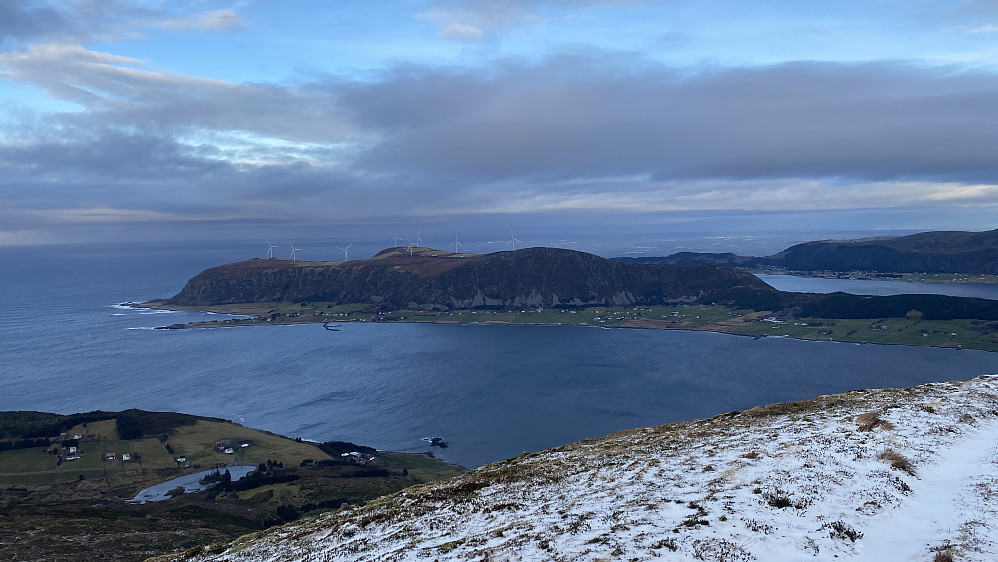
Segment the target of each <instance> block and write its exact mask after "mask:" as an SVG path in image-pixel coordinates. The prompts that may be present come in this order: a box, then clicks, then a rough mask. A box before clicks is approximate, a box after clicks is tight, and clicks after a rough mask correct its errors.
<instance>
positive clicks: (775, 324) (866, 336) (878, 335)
mask: <svg viewBox="0 0 998 562" xmlns="http://www.w3.org/2000/svg"><path fill="white" fill-rule="evenodd" d="M278 304H279V303H249V304H240V305H221V306H213V307H188V306H167V305H164V304H163V301H149V302H146V303H122V305H123V306H124V305H127V306H133V307H136V308H150V309H160V310H183V311H203V312H212V313H216V314H232V315H242V316H246V318H240V319H224V320H210V321H203V322H192V323H187V324H171V325H168V326H160V327H157V328H156V329H159V330H186V329H198V328H226V327H247V326H293V325H300V324H322V323H344V324H346V323H356V322H371V323H397V322H403V323H411V324H417V323H419V324H442V325H455V324H468V325H476V324H477V325H488V324H502V325H524V326H579V327H592V328H630V329H641V330H678V331H691V332H713V333H718V334H728V335H736V336H748V337H752V338H753V339H761V338H766V337H779V338H786V339H796V340H802V341H818V342H838V343H851V344H859V345H862V344H871V345H903V346H912V347H936V348H941V349H956V350H962V349H975V350H979V351H988V352H996V351H998V341H995V340H992V339H990V338H989V339H984V338H985V336H986V334H984V333H980V332H978V331H975V329H974V328H973V326H971V325H970V323H971V322H973V320H969V319H968V320H950V321H924V322H923V321H921V320H920V319H911V318H885V319H875V320H869V319H866V320H862V319H860V320H849V319H829V318H817V319H815V318H808V319H798V320H807V322H803V321H802V322H790V321H784V320H777V319H774V318H773V317H772V314H773V312H771V311H748V310H742V309H735V308H730V307H725V306H722V305H679V306H676V307H669V309H670V316H669V319H666V317H665V316H664V315H661V316H662V319H659V318H651V317H649V316H648V315H647V314H648V313H644V312H642V314H645V315H644V316H642V315H641V314H638V313H636V312H634V311H638V310H641V311H652V310H653V309H654V311H655V312H661V310H659V308H662V307H624V308H607V307H598V310H597V307H593V308H592V309H585V310H582V311H572V312H569V313H565V312H561V313H560V314H565V315H566V316H568V315H569V314H571V315H575V314H576V313H578V317H576V318H564V319H563V320H565V321H562V322H553V321H548V320H547V319H545V320H541V319H538V320H537V321H531V320H530V319H528V318H526V315H530V314H537V315H539V314H541V313H540V312H535V311H520V312H510V311H503V312H500V311H477V310H476V311H449V312H435V313H426V312H420V311H396V312H393V313H387V314H385V313H382V314H371V313H357V312H352V313H349V314H347V313H337V314H340V315H337V316H330V315H326V314H324V313H323V312H322V311H316V310H309V309H306V310H304V311H303V312H304V313H301V314H299V315H297V316H287V317H280V318H270V319H268V318H265V317H264V316H262V315H261V314H260V313H259V310H260V309H261V308H267V307H272V306H276V305H278ZM254 310H256V311H257V313H256V314H254V313H253V311H254ZM683 310H687V311H692V315H693V316H694V318H689V317H688V316H690V315H682V316H679V315H680V314H682V313H681V312H680V311H683ZM704 311H709V313H710V315H711V316H712V317H711V318H707V316H708V313H707V312H704ZM308 312H311V314H309V313H308ZM696 312H700V313H701V314H696ZM489 315H496V316H502V317H503V318H481V319H480V320H479V319H475V320H474V321H470V320H468V317H469V316H483V317H487V316H489ZM626 315H629V316H627V317H620V318H618V317H619V316H626ZM673 315H675V316H673ZM550 316H551V314H548V318H550ZM583 318H584V319H585V320H583ZM593 318H595V319H597V320H596V321H592V320H591V319H593ZM887 323H889V324H887ZM897 324H902V325H903V326H902V328H897V329H896V330H895V331H891V330H887V329H886V328H889V327H890V326H895V325H897ZM839 325H844V326H846V328H851V330H850V331H847V332H846V333H845V334H844V335H842V336H839V337H834V336H835V335H836V334H834V333H831V334H823V333H821V332H822V327H824V326H828V327H829V329H828V331H829V332H834V329H835V328H834V327H836V326H839ZM920 325H924V326H925V327H924V328H919V326H920ZM781 328H782V329H781ZM905 329H908V330H909V333H907V334H904V335H903V336H902V335H901V334H900V332H902V331H903V330H905ZM774 330H778V333H774ZM794 332H796V333H794ZM914 332H918V333H920V334H921V337H917V336H915V335H914ZM892 336H893V337H892ZM974 336H976V339H975V337H974Z"/></svg>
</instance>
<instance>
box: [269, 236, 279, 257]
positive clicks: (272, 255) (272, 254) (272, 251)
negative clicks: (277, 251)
mask: <svg viewBox="0 0 998 562" xmlns="http://www.w3.org/2000/svg"><path fill="white" fill-rule="evenodd" d="M276 247H277V246H275V245H273V244H271V243H270V240H267V257H268V258H271V259H273V258H274V248H276Z"/></svg>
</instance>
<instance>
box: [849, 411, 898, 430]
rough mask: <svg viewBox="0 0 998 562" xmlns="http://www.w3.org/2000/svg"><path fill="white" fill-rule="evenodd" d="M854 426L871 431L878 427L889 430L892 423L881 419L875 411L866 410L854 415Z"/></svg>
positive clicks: (892, 425) (892, 426) (892, 427)
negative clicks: (863, 412)
mask: <svg viewBox="0 0 998 562" xmlns="http://www.w3.org/2000/svg"><path fill="white" fill-rule="evenodd" d="M856 427H857V428H859V430H860V431H873V430H874V429H877V428H878V427H879V428H880V429H885V430H888V431H890V430H892V429H894V424H892V423H891V422H889V421H887V420H885V419H882V418H881V417H880V414H878V413H877V412H867V413H865V414H860V415H858V416H856Z"/></svg>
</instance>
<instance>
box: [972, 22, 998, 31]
mask: <svg viewBox="0 0 998 562" xmlns="http://www.w3.org/2000/svg"><path fill="white" fill-rule="evenodd" d="M967 33H973V34H985V33H998V24H994V23H992V24H988V25H981V26H977V27H973V28H970V29H968V30H967Z"/></svg>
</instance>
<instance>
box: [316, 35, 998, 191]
mask: <svg viewBox="0 0 998 562" xmlns="http://www.w3.org/2000/svg"><path fill="white" fill-rule="evenodd" d="M334 89H336V88H334ZM338 96H339V99H340V101H341V103H342V104H343V105H344V106H345V107H346V108H348V111H349V112H350V113H352V114H353V115H354V116H355V118H356V120H357V122H358V124H359V126H360V127H361V128H363V129H366V130H375V131H377V137H378V139H379V140H378V142H377V143H376V144H373V145H371V146H370V148H369V149H367V150H365V151H363V152H361V153H360V155H359V158H358V160H357V162H356V164H355V165H356V166H357V167H358V168H361V169H363V170H368V171H377V172H378V173H382V174H385V173H389V174H399V175H405V176H407V177H413V176H420V177H426V178H433V179H434V181H440V180H441V179H443V178H446V179H448V180H449V181H453V182H461V181H464V182H467V181H482V182H489V181H498V180H502V179H508V178H527V179H529V180H530V181H551V182H559V181H565V180H571V179H580V178H581V179H587V178H599V177H612V176H647V177H650V178H653V179H656V180H671V179H699V178H728V179H753V178H829V177H831V178H834V177H840V178H851V179H852V180H863V181H887V180H898V179H901V180H911V179H917V180H931V181H943V182H949V181H967V182H973V183H978V182H981V181H984V182H993V181H994V180H995V179H996V178H998V161H996V160H995V159H994V154H995V153H996V150H998V114H996V113H995V112H994V111H993V100H994V99H996V98H998V75H995V74H993V73H989V72H985V71H974V70H966V69H961V68H957V67H926V66H920V65H915V64H908V63H897V62H882V63H868V64H837V63H818V62H801V63H792V64H784V65H777V66H770V67H753V68H736V69H723V68H701V69H673V68H668V67H664V66H660V65H655V64H651V63H647V62H645V61H643V60H642V59H641V58H640V57H636V56H631V55H626V54H613V55H602V54H598V53H596V54H593V53H583V54H578V53H577V54H570V55H563V56H558V57H552V58H549V59H547V60H546V61H543V62H541V63H539V64H527V63H523V62H521V61H505V62H503V63H500V64H496V65H494V66H493V67H491V68H490V69H489V71H487V72H483V71H475V70H460V69H440V68H430V67H426V68H401V69H399V70H398V71H397V72H395V73H394V74H393V75H390V76H388V77H386V78H385V79H384V80H382V81H379V82H376V83H366V84H360V85H355V86H353V87H346V88H340V91H339V92H338Z"/></svg>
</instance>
